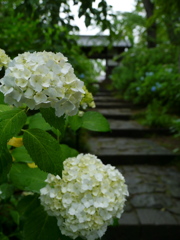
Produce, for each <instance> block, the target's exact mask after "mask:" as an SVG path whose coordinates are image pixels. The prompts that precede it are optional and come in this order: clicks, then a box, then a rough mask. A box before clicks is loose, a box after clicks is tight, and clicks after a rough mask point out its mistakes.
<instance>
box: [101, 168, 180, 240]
mask: <svg viewBox="0 0 180 240" xmlns="http://www.w3.org/2000/svg"><path fill="white" fill-rule="evenodd" d="M117 168H118V169H119V170H120V172H121V173H122V174H123V176H124V177H125V180H126V184H127V185H128V190H129V197H128V198H127V202H126V207H125V211H124V213H123V214H122V216H121V218H120V220H119V221H118V225H116V226H112V227H109V228H108V230H107V232H106V234H105V235H104V237H103V238H102V240H111V239H113V240H114V239H115V240H131V239H138V240H172V239H173V240H179V236H180V202H179V199H180V191H179V186H180V171H179V170H178V169H177V168H175V167H172V166H171V167H169V166H151V165H134V166H122V165H121V166H118V167H117Z"/></svg>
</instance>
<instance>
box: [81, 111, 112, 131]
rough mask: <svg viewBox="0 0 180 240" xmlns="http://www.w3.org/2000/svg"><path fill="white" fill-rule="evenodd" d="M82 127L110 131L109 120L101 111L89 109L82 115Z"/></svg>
mask: <svg viewBox="0 0 180 240" xmlns="http://www.w3.org/2000/svg"><path fill="white" fill-rule="evenodd" d="M82 127H83V128H86V129H88V130H91V131H99V132H108V131H110V127H109V122H108V121H107V119H106V118H105V117H104V116H103V115H102V114H101V113H99V112H93V111H89V112H86V113H85V114H84V115H83V117H82Z"/></svg>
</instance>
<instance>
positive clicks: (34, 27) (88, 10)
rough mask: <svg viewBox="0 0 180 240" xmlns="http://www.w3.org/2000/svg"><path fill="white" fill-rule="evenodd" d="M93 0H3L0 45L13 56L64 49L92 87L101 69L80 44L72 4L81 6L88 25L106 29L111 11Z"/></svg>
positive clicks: (65, 53)
mask: <svg viewBox="0 0 180 240" xmlns="http://www.w3.org/2000/svg"><path fill="white" fill-rule="evenodd" d="M93 2H94V0H90V1H83V0H71V1H66V0H41V1H39V0H15V1H9V0H1V1H0V9H1V12H0V23H1V24H0V25H1V31H0V43H1V46H0V47H1V48H2V49H4V50H5V51H6V53H7V54H8V55H9V56H10V57H11V58H13V57H15V56H17V55H18V54H19V53H23V52H25V51H31V52H33V51H44V50H46V51H53V52H62V53H63V54H64V55H65V56H67V57H68V60H69V62H70V63H71V64H72V65H73V67H74V69H75V73H76V74H77V76H78V77H79V78H80V79H81V80H83V81H85V83H86V86H87V88H88V89H89V90H91V91H93V90H94V89H93V88H92V86H93V85H92V83H93V82H95V81H96V78H97V76H98V75H99V70H97V69H96V68H95V67H94V64H93V62H92V61H91V60H89V59H88V58H87V57H86V56H85V55H84V54H83V52H82V51H81V49H80V47H79V46H78V45H77V43H76V41H77V34H78V30H79V28H78V26H76V23H75V21H74V15H73V13H72V11H71V5H78V6H79V17H82V16H84V17H85V24H86V26H89V25H90V24H91V22H92V21H93V23H94V24H97V25H99V26H100V27H101V28H102V29H104V30H105V29H107V28H108V27H109V26H110V22H109V21H108V20H107V17H108V15H110V13H111V7H109V6H108V5H107V3H106V1H105V0H101V1H100V2H99V5H98V9H95V8H93Z"/></svg>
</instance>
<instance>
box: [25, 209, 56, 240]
mask: <svg viewBox="0 0 180 240" xmlns="http://www.w3.org/2000/svg"><path fill="white" fill-rule="evenodd" d="M59 236H60V230H59V228H58V226H57V220H56V218H55V217H51V216H48V215H47V213H46V212H45V211H44V209H43V207H42V206H39V207H38V208H36V209H35V210H34V211H33V212H32V213H31V214H30V215H29V216H28V218H27V220H26V222H25V226H24V238H23V239H24V240H42V239H43V240H49V239H51V240H58V239H59Z"/></svg>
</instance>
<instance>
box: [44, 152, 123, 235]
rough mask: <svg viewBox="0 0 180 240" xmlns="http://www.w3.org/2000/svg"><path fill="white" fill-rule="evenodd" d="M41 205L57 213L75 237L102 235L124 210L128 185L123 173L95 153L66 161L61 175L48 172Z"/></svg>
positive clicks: (64, 230)
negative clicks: (106, 163)
mask: <svg viewBox="0 0 180 240" xmlns="http://www.w3.org/2000/svg"><path fill="white" fill-rule="evenodd" d="M46 182H47V185H46V186H45V187H44V188H42V189H41V190H40V200H41V204H42V205H43V206H44V208H45V210H46V211H47V213H48V214H49V215H50V216H55V217H56V218H57V220H58V226H59V228H60V230H61V232H62V234H64V235H66V236H69V237H72V238H73V239H75V238H76V237H78V236H80V237H83V238H86V239H88V240H94V239H96V238H101V237H102V236H103V235H104V233H105V231H106V229H107V226H108V225H110V224H112V222H113V218H116V217H117V218H119V217H120V216H121V214H122V212H123V208H124V204H125V201H126V196H128V190H127V186H126V184H125V180H124V177H123V176H122V174H121V173H120V172H119V171H118V170H117V169H115V167H113V166H111V165H109V164H108V165H104V164H103V163H102V162H101V160H100V159H98V158H97V157H96V156H94V155H92V154H79V155H78V156H77V157H73V158H68V159H66V160H65V161H64V170H63V172H62V178H60V177H59V176H58V175H57V176H54V175H52V174H48V177H47V179H46Z"/></svg>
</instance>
